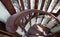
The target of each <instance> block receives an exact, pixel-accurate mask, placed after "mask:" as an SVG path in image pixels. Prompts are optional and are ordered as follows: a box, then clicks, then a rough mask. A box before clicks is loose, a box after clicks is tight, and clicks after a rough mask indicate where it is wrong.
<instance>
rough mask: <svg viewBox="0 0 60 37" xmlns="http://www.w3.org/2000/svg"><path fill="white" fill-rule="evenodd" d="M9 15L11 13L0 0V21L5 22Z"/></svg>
mask: <svg viewBox="0 0 60 37" xmlns="http://www.w3.org/2000/svg"><path fill="white" fill-rule="evenodd" d="M10 16H11V15H10V14H9V12H8V11H7V9H6V8H5V6H4V5H3V4H2V2H1V1H0V21H2V22H4V23H5V22H6V21H7V19H8V18H9V17H10Z"/></svg>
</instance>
